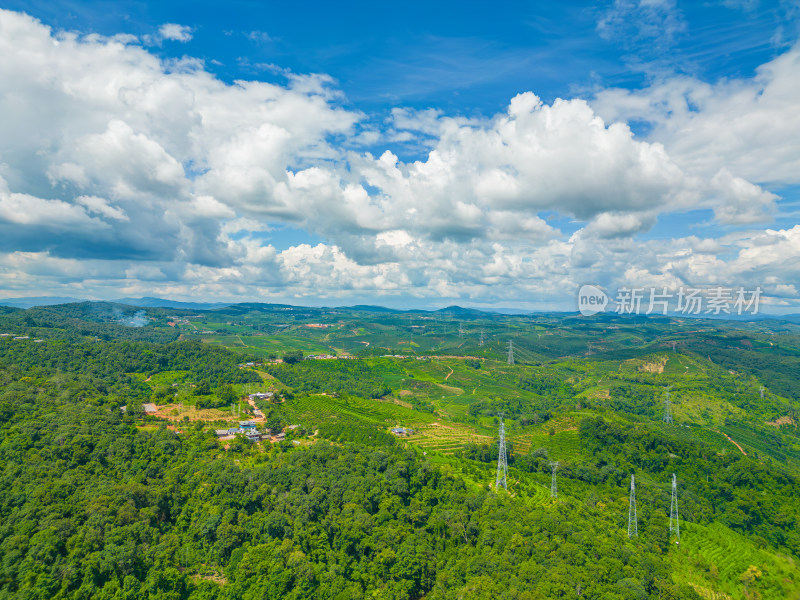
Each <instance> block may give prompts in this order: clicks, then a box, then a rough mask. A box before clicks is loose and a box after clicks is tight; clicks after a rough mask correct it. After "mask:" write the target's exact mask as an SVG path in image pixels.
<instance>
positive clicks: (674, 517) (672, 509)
mask: <svg viewBox="0 0 800 600" xmlns="http://www.w3.org/2000/svg"><path fill="white" fill-rule="evenodd" d="M673 534H674V535H675V538H676V540H677V543H678V544H680V543H681V525H680V523H679V522H678V478H677V477H675V473H673V474H672V499H671V500H670V503H669V535H670V537H671V536H672V535H673Z"/></svg>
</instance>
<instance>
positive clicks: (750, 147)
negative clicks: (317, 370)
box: [0, 3, 800, 310]
mask: <svg viewBox="0 0 800 600" xmlns="http://www.w3.org/2000/svg"><path fill="white" fill-rule="evenodd" d="M618 4H619V6H618V7H617V8H619V10H622V9H624V8H625V6H623V5H624V4H625V3H618ZM618 25H619V23H618V21H615V20H614V19H613V18H612V16H609V18H608V21H607V23H606V25H605V27H606V28H611V27H615V26H618ZM159 35H160V37H161V38H162V39H164V40H174V41H178V42H187V41H189V40H190V39H191V36H192V31H191V29H190V28H188V27H185V26H181V25H177V24H166V25H164V26H162V27H161V30H160V33H159ZM146 43H147V41H146V40H137V39H136V38H133V37H132V36H116V37H114V38H105V37H101V36H97V35H80V34H76V33H64V32H54V31H52V30H51V29H49V28H48V27H46V26H44V25H42V24H41V23H40V22H38V21H36V20H35V19H33V18H31V17H29V16H27V15H23V14H19V13H14V12H10V11H0V57H3V58H0V114H2V115H3V118H2V119H0V278H2V279H1V281H2V282H3V283H2V287H3V288H4V290H3V291H4V293H5V294H6V295H28V294H31V295H34V294H36V295H39V294H42V293H52V294H58V295H71V296H75V295H88V296H93V297H116V296H120V295H137V294H147V295H164V296H172V297H200V298H208V299H213V298H221V299H230V298H234V297H241V298H248V299H252V298H261V299H265V300H269V299H284V300H286V299H292V298H295V299H297V298H301V299H309V298H320V299H343V300H346V299H347V298H352V297H358V298H364V297H372V296H378V297H380V298H379V299H378V301H385V299H386V298H408V297H416V298H421V299H427V300H429V301H430V302H431V303H437V302H440V301H441V302H444V301H448V302H449V301H450V300H452V299H457V300H461V301H465V302H470V301H472V302H481V303H494V302H504V303H505V302H520V303H526V302H531V303H540V304H549V305H551V306H553V307H556V306H559V305H560V304H559V303H561V302H563V301H564V299H567V298H570V297H571V294H572V292H573V291H574V290H575V289H576V287H577V286H579V285H580V284H581V283H584V282H587V281H594V282H598V283H602V284H605V285H620V284H623V283H626V284H628V285H633V284H637V283H641V284H642V285H647V286H650V285H660V284H661V282H664V283H665V284H666V283H669V284H676V285H680V284H695V285H700V284H705V283H722V284H730V285H750V284H751V283H753V284H761V285H764V286H766V287H767V288H768V290H769V292H770V293H771V294H772V296H773V299H774V301H775V302H791V301H792V298H791V290H792V289H794V288H796V287H797V286H798V285H800V282H798V281H797V279H798V273H800V269H797V261H798V259H800V228H798V227H797V226H796V227H794V228H787V229H765V227H766V226H768V225H769V224H770V223H771V220H772V219H773V217H774V215H775V213H776V211H777V210H778V208H777V201H778V200H779V197H778V195H776V194H775V193H774V191H770V190H775V189H776V187H775V186H776V184H778V186H779V185H784V184H785V185H788V184H792V183H797V177H798V173H800V168H798V167H800V164H798V160H800V159H798V157H800V148H798V145H800V141H798V140H800V137H798V133H800V120H798V117H797V114H796V111H793V110H792V109H793V108H794V107H795V106H796V100H794V99H793V98H792V94H791V88H792V86H791V82H792V81H795V82H796V81H797V80H798V78H799V77H800V59H798V55H799V53H798V50H797V49H792V50H790V51H788V52H786V53H785V54H783V55H781V56H779V57H778V58H776V59H775V60H774V61H773V62H771V63H769V64H767V65H764V66H763V67H762V68H761V69H759V71H758V74H757V76H756V77H755V78H754V79H752V80H744V81H726V82H721V83H718V84H707V83H703V82H699V81H695V80H692V79H689V78H674V79H669V80H665V81H663V82H660V83H659V84H656V85H653V86H652V87H649V88H647V89H644V90H639V91H634V92H630V91H623V90H603V91H601V92H600V93H598V94H597V95H596V97H594V98H592V99H590V100H589V101H587V100H585V99H579V98H573V99H558V100H555V101H554V102H552V103H550V104H546V103H544V102H542V101H541V100H540V99H539V98H538V97H537V96H536V95H535V94H534V93H533V92H524V93H520V94H518V95H517V96H515V97H513V98H511V99H509V103H508V106H507V108H506V109H505V110H504V111H502V112H500V113H498V114H496V115H494V116H491V117H487V118H465V117H461V116H448V115H445V114H443V113H442V112H440V111H436V110H430V111H422V112H415V111H412V110H409V109H402V108H399V109H395V110H394V111H392V113H391V115H390V116H389V118H388V119H387V120H386V122H385V123H384V125H383V127H382V128H380V129H376V128H375V127H374V125H371V124H369V123H368V121H369V119H368V118H367V116H366V115H364V114H362V113H360V112H358V111H357V110H354V109H353V108H352V107H350V106H349V105H348V104H347V102H346V98H345V97H344V95H343V94H342V92H341V91H340V90H339V89H338V87H337V85H336V82H335V81H333V80H332V79H331V78H330V77H328V76H326V75H324V74H307V75H298V74H292V73H285V80H284V81H283V82H282V83H268V82H264V81H236V82H233V83H225V82H223V81H221V80H219V79H218V78H216V77H215V76H213V75H212V74H211V73H210V72H209V71H208V70H206V68H205V66H204V64H203V63H202V61H199V60H196V59H192V58H184V59H181V60H164V59H161V58H159V57H158V56H157V55H156V54H154V53H153V52H151V51H149V50H148V49H147V48H146ZM632 120H636V121H647V122H648V123H649V124H650V130H651V133H650V135H649V136H648V137H647V138H646V139H643V138H639V137H637V136H636V135H634V133H633V132H632V130H631V128H630V127H629V126H628V125H627V122H629V121H632ZM398 143H399V144H403V143H405V144H408V145H409V147H424V148H427V150H426V151H425V152H424V153H422V154H420V155H419V156H418V158H417V160H406V161H404V160H401V159H400V158H399V157H398V155H397V154H395V153H393V152H392V151H390V150H388V149H387V148H388V147H390V146H391V145H392V144H394V145H395V147H396V144H398ZM365 144H366V146H365ZM365 147H366V150H365ZM768 184H769V186H770V187H769V188H767V187H765V186H766V185H768ZM693 212H694V213H697V214H702V215H704V216H703V219H705V220H707V221H708V222H710V223H712V224H713V230H714V231H715V232H716V235H715V236H709V237H705V238H700V237H695V236H684V235H683V234H681V235H680V236H674V235H673V236H670V237H667V238H664V237H663V236H652V235H650V234H651V233H652V231H653V228H654V227H655V226H656V225H657V224H658V223H659V220H660V219H664V218H670V217H671V216H674V215H685V214H689V213H693ZM282 226H291V227H292V228H294V229H296V230H300V231H305V232H307V233H308V234H309V235H308V237H309V238H310V237H311V236H312V235H313V236H315V238H317V239H321V240H323V241H322V242H319V243H317V242H313V243H308V242H307V240H303V239H298V240H297V241H296V242H295V243H294V244H290V245H288V246H286V245H285V244H277V243H271V239H272V238H271V232H272V231H273V230H274V229H275V228H276V227H282ZM742 227H747V228H749V229H747V230H744V229H742ZM381 298H382V299H383V300H381ZM562 308H564V309H566V310H571V309H573V308H574V307H573V306H571V305H564V306H562Z"/></svg>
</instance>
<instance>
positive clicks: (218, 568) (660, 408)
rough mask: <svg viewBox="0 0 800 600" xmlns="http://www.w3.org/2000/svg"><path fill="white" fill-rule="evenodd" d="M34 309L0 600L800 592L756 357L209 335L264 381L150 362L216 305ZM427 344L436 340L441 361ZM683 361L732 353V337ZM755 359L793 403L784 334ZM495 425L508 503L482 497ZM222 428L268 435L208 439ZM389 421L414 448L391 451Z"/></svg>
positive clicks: (795, 500) (9, 456)
mask: <svg viewBox="0 0 800 600" xmlns="http://www.w3.org/2000/svg"><path fill="white" fill-rule="evenodd" d="M38 310H39V309H31V310H30V311H17V310H12V311H8V312H7V314H4V315H0V331H5V332H8V333H11V334H12V335H6V336H3V337H2V338H0V440H1V441H0V477H2V485H0V569H2V572H0V598H43V599H44V598H48V599H49V598H109V599H110V598H115V599H116V598H131V599H133V598H176V599H178V598H180V599H193V598H219V599H223V598H224V599H234V598H237V599H238V598H276V599H277V598H336V599H345V598H348V599H349V598H365V599H366V598H396V599H418V598H426V599H445V598H465V599H466V598H469V599H472V598H477V599H483V598H485V599H490V598H491V599H495V598H515V599H545V598H596V599H601V598H602V599H607V598H608V599H647V600H650V599H652V600H655V599H656V598H687V599H696V598H709V599H717V598H742V599H743V598H748V599H749V598H764V599H775V600H778V599H792V598H794V599H797V598H800V568H798V564H800V563H798V561H800V534H798V529H800V527H798V525H799V524H798V520H800V500H799V498H800V495H799V494H798V492H800V480H799V479H798V468H797V467H798V461H797V456H798V455H799V454H800V451H799V450H798V435H797V427H796V414H797V413H796V410H797V408H798V402H797V398H796V397H794V396H793V395H792V394H791V393H790V392H791V390H792V388H791V384H790V383H789V384H786V385H784V384H781V386H780V387H779V389H775V388H773V387H772V386H771V385H770V387H769V388H766V386H765V385H763V382H765V380H761V379H759V378H760V376H761V374H762V373H764V372H765V371H763V369H764V368H766V367H764V366H763V365H762V363H758V362H757V361H754V360H751V359H747V360H745V361H744V363H743V364H736V363H735V362H734V361H735V356H736V354H735V352H732V351H731V352H730V353H728V354H724V355H723V354H720V355H719V356H716V355H715V356H712V357H703V356H702V353H701V352H700V351H699V350H700V349H699V347H698V346H697V344H699V343H700V342H693V341H692V340H693V338H691V337H690V336H689V335H688V334H686V337H685V338H683V341H682V342H681V343H682V344H683V348H682V349H679V348H675V349H672V348H670V346H671V344H670V345H669V346H667V348H668V350H667V351H664V350H663V349H661V348H662V345H663V342H662V341H659V340H660V338H659V336H660V335H663V332H662V333H658V334H656V333H653V331H652V329H653V328H654V327H655V329H656V330H657V329H658V327H659V326H658V325H657V324H656V325H653V324H651V323H650V322H644V323H643V324H642V323H638V322H637V323H632V324H630V325H627V326H626V325H624V324H623V325H622V326H620V328H619V329H612V330H611V333H610V336H609V339H608V340H607V341H606V342H605V344H606V345H607V347H605V348H603V349H602V352H600V351H590V352H589V353H588V354H584V353H585V352H586V343H585V341H584V342H581V343H578V342H577V341H574V342H569V343H568V344H566V345H562V344H560V342H558V341H557V340H548V341H547V343H548V344H549V345H550V347H559V348H562V349H565V348H568V347H572V346H574V347H580V348H581V350H580V351H579V352H578V354H573V355H566V356H560V357H558V358H546V357H545V358H543V357H544V355H545V354H546V353H547V352H550V350H548V349H547V348H545V347H539V348H538V349H537V348H536V347H535V346H533V345H532V340H534V339H538V338H539V336H540V335H541V337H547V338H557V337H559V336H563V337H565V338H567V339H572V340H579V339H581V338H580V335H584V334H577V333H575V329H574V328H573V327H572V325H571V324H570V322H569V320H567V321H566V322H565V323H564V324H563V325H564V331H563V332H562V331H561V330H560V329H559V328H558V324H557V323H556V324H553V325H551V326H549V328H544V326H543V325H539V324H531V323H528V322H526V321H524V320H523V319H517V320H516V321H513V324H514V327H515V328H516V333H517V338H516V339H517V340H518V342H517V344H518V345H519V347H520V349H521V350H520V355H519V359H520V360H519V363H521V364H513V365H510V364H508V362H507V361H505V360H497V358H494V357H493V355H492V354H491V352H496V350H492V349H491V347H489V348H488V349H487V350H488V351H489V352H487V353H482V351H480V348H481V346H476V347H474V348H473V349H472V350H469V349H466V350H465V349H462V351H464V354H462V355H457V354H456V352H455V351H452V350H451V351H449V352H450V353H449V354H445V351H443V350H440V352H441V355H436V354H433V353H431V352H429V353H428V354H426V355H418V356H415V357H410V358H398V357H395V356H389V357H383V358H379V357H373V356H371V355H372V354H373V353H372V352H367V353H364V354H362V355H360V356H359V357H355V358H350V359H348V360H338V361H337V360H335V359H329V360H297V358H298V355H299V353H300V352H302V351H303V349H305V350H306V351H308V349H309V346H312V345H314V344H317V345H319V344H320V343H321V342H322V341H324V340H327V342H326V343H333V344H336V343H337V342H336V335H342V336H349V335H353V334H352V332H353V331H355V332H356V333H357V334H358V335H359V336H362V335H364V334H363V333H359V332H361V331H363V332H366V331H368V330H370V329H373V332H372V333H370V334H369V335H370V336H377V335H378V333H377V332H379V331H383V332H385V333H386V336H387V337H386V340H387V343H388V344H391V343H395V342H396V340H397V339H398V337H397V331H398V328H402V327H407V323H408V320H405V321H404V320H403V319H402V318H398V317H395V316H393V315H388V316H387V315H380V316H377V317H373V318H374V319H378V320H379V321H370V320H369V319H366V318H365V316H364V314H363V313H355V314H353V315H352V316H348V315H342V313H341V311H339V312H337V314H334V315H331V316H327V315H326V313H324V312H321V313H320V312H317V313H310V314H309V315H307V316H304V317H302V318H301V319H307V320H312V319H313V320H312V321H311V323H312V324H313V327H304V326H303V324H302V323H303V321H302V320H301V323H300V325H295V326H292V327H294V329H292V330H291V331H283V330H285V329H286V328H285V327H284V328H277V329H276V328H273V329H272V330H270V331H274V332H273V333H268V332H264V331H262V330H260V329H258V327H261V325H259V323H262V321H259V320H258V319H255V321H256V322H255V323H253V324H252V325H254V326H253V327H252V328H250V329H248V325H247V323H246V321H244V320H243V321H230V323H231V325H225V326H227V327H235V328H238V329H239V330H240V331H239V332H238V333H237V334H236V336H237V337H241V338H244V339H247V336H248V335H251V336H254V337H255V338H257V339H259V340H260V341H259V342H258V343H263V344H267V343H268V344H274V345H275V348H276V350H275V352H274V356H275V357H276V358H277V357H279V356H283V355H288V356H291V357H292V358H291V360H287V361H286V362H284V363H280V362H277V361H276V360H274V359H273V360H269V359H266V358H263V357H259V355H258V354H257V353H256V354H254V355H249V354H246V353H244V354H243V353H242V352H235V351H234V349H235V346H233V347H232V348H231V349H227V348H223V347H221V345H220V344H216V343H203V342H201V341H200V340H198V339H183V340H181V341H169V342H167V343H164V342H159V341H158V340H159V336H160V335H161V333H160V332H161V331H162V330H163V331H165V332H167V333H170V332H173V331H176V332H178V331H183V332H186V331H189V329H187V328H191V329H192V330H211V328H212V327H215V325H213V322H212V321H208V320H209V319H219V311H217V312H210V313H208V314H206V315H205V316H203V315H199V316H197V315H188V316H185V315H184V316H181V315H165V316H164V323H162V324H160V325H159V324H158V321H157V315H154V317H153V319H152V320H151V321H150V325H147V326H141V327H136V328H135V329H138V330H140V331H143V332H144V333H141V334H137V336H138V337H136V336H134V337H130V336H127V335H126V334H125V330H126V329H131V327H130V326H128V325H125V324H124V323H121V322H118V321H119V318H120V317H119V315H118V314H117V313H115V312H114V311H111V312H109V313H102V314H106V316H105V317H104V316H102V314H101V316H100V317H97V319H98V320H97V321H91V320H88V319H86V318H85V317H87V315H90V314H95V313H93V312H92V310H91V305H89V306H88V307H87V306H77V307H74V306H71V307H68V309H66V310H65V311H64V313H63V314H62V313H61V312H60V310H59V308H58V307H51V308H49V309H48V311H49V314H51V315H52V316H51V317H48V319H50V321H48V323H50V324H51V325H52V326H49V327H43V324H44V318H43V316H42V313H41V312H36V311H38ZM271 310H272V309H271ZM275 310H277V309H275ZM248 311H249V312H248ZM132 314H135V311H134V313H132ZM231 314H233V312H232V313H231ZM242 314H251V315H252V311H251V307H244V308H243V309H242ZM263 314H266V315H267V316H266V317H264V318H265V319H266V320H269V319H272V318H273V317H272V316H270V314H271V313H263ZM26 316H28V317H31V319H33V320H34V321H35V322H34V323H33V324H31V323H28V322H27V320H26ZM170 316H173V317H180V318H181V319H182V321H181V322H180V324H179V325H178V327H175V326H174V325H170V324H168V323H167V320H166V319H167V317H170ZM189 317H192V318H193V319H194V318H195V317H196V319H195V320H190V319H189ZM148 318H150V317H148ZM238 318H242V317H241V315H240V316H239V317H238ZM259 318H261V317H259ZM275 318H277V317H275ZM279 318H280V319H283V320H286V319H287V317H286V315H285V314H281V316H280V317H279ZM395 318H396V319H397V321H396V322H394V323H393V322H392V319H395ZM480 318H484V319H485V317H480ZM546 318H547V319H549V320H553V317H546ZM104 319H105V320H104ZM497 319H498V320H500V321H501V322H502V324H496V323H495V324H494V326H496V327H504V328H505V329H506V333H507V329H508V327H509V324H508V323H506V322H504V320H505V319H506V318H505V317H497ZM203 320H206V321H205V322H203ZM328 320H330V321H331V322H332V325H331V327H320V326H319V323H322V324H326V323H327V321H328ZM92 323H95V324H96V326H97V327H99V328H100V329H106V330H107V331H108V335H107V336H106V337H105V338H103V337H100V336H98V335H96V334H97V332H98V331H100V329H98V330H95V329H92V325H91V324H92ZM187 323H188V324H187ZM370 323H374V327H373V325H371V324H370ZM492 323H493V321H492V320H491V319H487V320H486V322H485V323H483V324H482V328H483V329H487V330H488V329H489V328H490V327H491V326H492ZM217 324H218V325H219V327H222V326H223V325H221V324H219V322H217ZM445 325H447V323H446V322H443V323H442V325H441V326H438V325H437V327H440V328H441V330H442V331H441V332H439V331H437V332H436V336H437V338H438V337H441V340H440V341H437V342H436V343H437V344H444V345H445V346H448V345H452V347H453V348H454V349H455V350H458V348H457V346H458V344H464V343H465V342H464V341H459V340H462V338H461V337H460V336H459V333H458V329H457V327H455V326H453V324H452V323H450V333H449V334H445V333H444V327H445ZM594 326H597V327H599V328H601V329H602V328H605V327H607V326H608V323H607V322H604V321H602V320H600V321H598V322H593V321H591V320H589V321H588V322H587V323H586V324H585V325H581V327H584V328H588V329H589V330H592V333H589V334H585V335H586V336H587V338H586V339H589V338H592V339H594V337H595V336H596V332H594V329H593V327H594ZM219 327H217V328H219ZM334 327H337V328H338V329H335V330H334V329H332V328H334ZM83 328H86V329H85V330H84V329H83ZM146 328H150V329H151V330H152V331H151V332H150V333H147V332H146ZM463 329H464V328H463V327H462V330H463ZM473 329H477V327H474V328H473ZM44 330H48V335H47V336H45V335H43V334H40V333H39V332H40V331H44ZM279 330H280V331H282V333H276V332H277V331H279ZM336 331H338V332H340V333H339V334H337V333H336ZM28 334H33V335H28ZM145 334H147V335H145ZM37 335H38V336H39V337H35V336H37ZM181 335H183V333H181ZM670 335H672V336H674V337H676V336H675V333H674V332H673V333H671V334H670ZM739 335H740V337H739V342H735V344H739V345H741V339H747V340H754V341H756V342H758V340H759V339H763V338H760V337H759V336H760V335H762V334H759V333H758V332H750V333H748V334H747V335H746V336H745V337H744V338H743V337H742V335H741V334H739ZM304 336H305V337H304ZM392 336H395V337H392ZM448 336H450V337H448ZM636 336H638V338H639V339H640V340H641V341H640V342H638V343H639V345H640V348H639V349H637V350H636V351H633V346H632V345H631V339H632V337H636ZM648 336H652V339H651V340H650V341H648ZM175 337H177V336H172V338H170V339H173V340H174V338H175ZM193 337H195V336H191V335H184V338H193ZM417 337H418V338H420V337H423V336H421V334H419V333H418V332H417ZM487 338H488V335H487ZM37 339H39V340H41V341H36V340H37ZM371 339H374V338H371ZM704 339H705V340H706V341H703V342H702V343H703V344H708V343H710V342H708V340H709V339H711V340H717V341H716V342H715V343H716V344H717V345H718V346H720V347H722V346H723V345H724V344H727V345H729V346H731V345H733V344H734V342H731V341H730V340H731V339H733V336H732V333H731V332H730V331H728V330H726V329H716V330H709V331H708V332H707V333H706V334H705V336H704ZM768 339H769V341H771V342H772V343H773V344H774V345H775V346H778V347H779V348H780V356H782V357H783V358H782V359H781V360H782V361H784V362H783V363H780V364H783V365H784V366H783V367H781V366H777V367H776V366H775V364H776V363H771V362H768V363H764V364H769V365H770V366H769V368H770V369H782V370H781V373H783V375H784V378H785V379H786V380H787V381H790V380H791V379H792V378H791V376H790V374H789V373H788V371H787V370H786V369H787V368H788V367H786V365H794V364H795V363H793V362H791V361H792V360H794V358H793V356H792V354H791V352H790V349H791V348H793V347H795V346H794V344H795V339H794V338H793V337H792V336H781V335H777V336H776V335H775V334H769V337H768ZM392 340H395V342H392ZM526 340H527V341H526ZM722 340H727V341H725V342H723V341H722ZM526 344H531V345H526ZM361 345H362V346H364V347H366V346H367V345H366V344H361ZM374 345H376V344H373V343H372V342H371V343H370V344H369V347H372V346H374ZM486 346H490V344H488V343H487V344H486ZM764 346H765V347H767V348H773V347H774V346H769V345H768V344H764ZM750 348H751V350H750V352H753V353H755V354H756V355H757V354H758V353H759V345H758V344H757V343H756V344H753V345H752V346H750ZM752 348H754V349H752ZM339 350H340V351H341V350H342V349H341V348H339ZM615 352H618V353H619V356H616V355H615ZM528 353H529V354H528ZM537 356H538V357H539V358H537ZM723 356H724V357H725V361H727V362H725V361H723ZM767 356H771V354H770V353H769V352H767ZM499 358H504V357H502V355H501V356H500V357H499ZM523 358H524V359H523ZM765 360H766V359H765ZM262 361H263V363H262ZM246 363H250V364H249V365H248V364H246ZM766 383H768V381H767V382H766ZM764 388H766V389H764ZM253 391H260V392H264V391H271V392H272V395H270V396H266V395H264V396H263V397H260V398H259V399H258V400H257V401H256V403H255V405H256V406H258V407H259V408H260V410H261V413H262V414H263V416H257V415H256V413H255V412H254V405H253V404H250V403H248V402H247V401H245V399H244V396H245V394H246V393H248V392H253ZM666 391H668V392H669V394H670V396H669V398H670V399H671V401H672V408H671V410H672V416H673V417H674V421H675V422H674V423H664V422H663V415H664V407H665V403H664V401H665V398H666ZM779 391H780V393H779ZM145 402H150V403H153V404H154V405H157V412H156V413H148V414H145V411H144V410H143V409H142V408H141V407H142V406H143V403H145ZM123 405H126V408H127V410H126V411H122V410H120V407H122V406H123ZM220 407H221V408H224V409H225V410H219V408H220ZM500 415H502V417H503V419H504V421H505V425H506V431H507V440H508V443H507V450H508V455H509V456H508V463H509V475H508V491H505V490H504V489H496V486H495V476H496V473H495V467H496V461H497V456H498V441H497V426H498V423H499V418H500ZM241 418H250V419H255V420H256V423H257V425H258V427H259V428H261V429H265V430H273V432H275V431H281V429H283V432H284V433H283V435H285V440H283V441H281V440H282V438H274V439H273V441H269V440H265V441H262V442H255V443H252V442H248V441H247V440H246V439H245V438H244V437H243V436H235V437H233V438H230V439H221V438H218V437H217V436H216V435H215V429H219V428H220V427H230V426H231V425H232V424H235V423H236V422H237V420H239V419H241ZM289 424H294V425H297V427H296V428H294V427H292V428H288V427H285V426H286V425H289ZM399 425H402V426H405V427H408V428H409V431H410V435H406V436H402V437H396V436H395V435H392V434H391V433H390V429H391V428H392V427H395V426H399ZM554 469H555V472H556V476H557V497H554V494H553V491H554V490H551V484H552V474H553V471H554ZM673 473H674V474H676V477H677V481H678V490H679V494H678V500H679V507H680V527H681V533H680V537H678V535H677V533H676V532H675V531H673V532H670V527H669V508H670V483H671V480H672V475H673ZM631 474H635V477H636V484H637V488H636V493H637V496H636V497H637V507H638V512H637V514H636V518H635V523H636V525H637V529H638V533H637V535H633V536H632V537H629V535H628V524H629V514H630V507H629V485H630V477H631Z"/></svg>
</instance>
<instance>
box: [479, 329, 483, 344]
mask: <svg viewBox="0 0 800 600" xmlns="http://www.w3.org/2000/svg"><path fill="white" fill-rule="evenodd" d="M478 345H479V346H483V329H481V341H480V342H479V344H478Z"/></svg>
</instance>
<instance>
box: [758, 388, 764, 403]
mask: <svg viewBox="0 0 800 600" xmlns="http://www.w3.org/2000/svg"><path fill="white" fill-rule="evenodd" d="M758 393H759V394H761V399H762V400H763V399H764V386H763V385H762V386H761V389H760V390H759V391H758Z"/></svg>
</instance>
